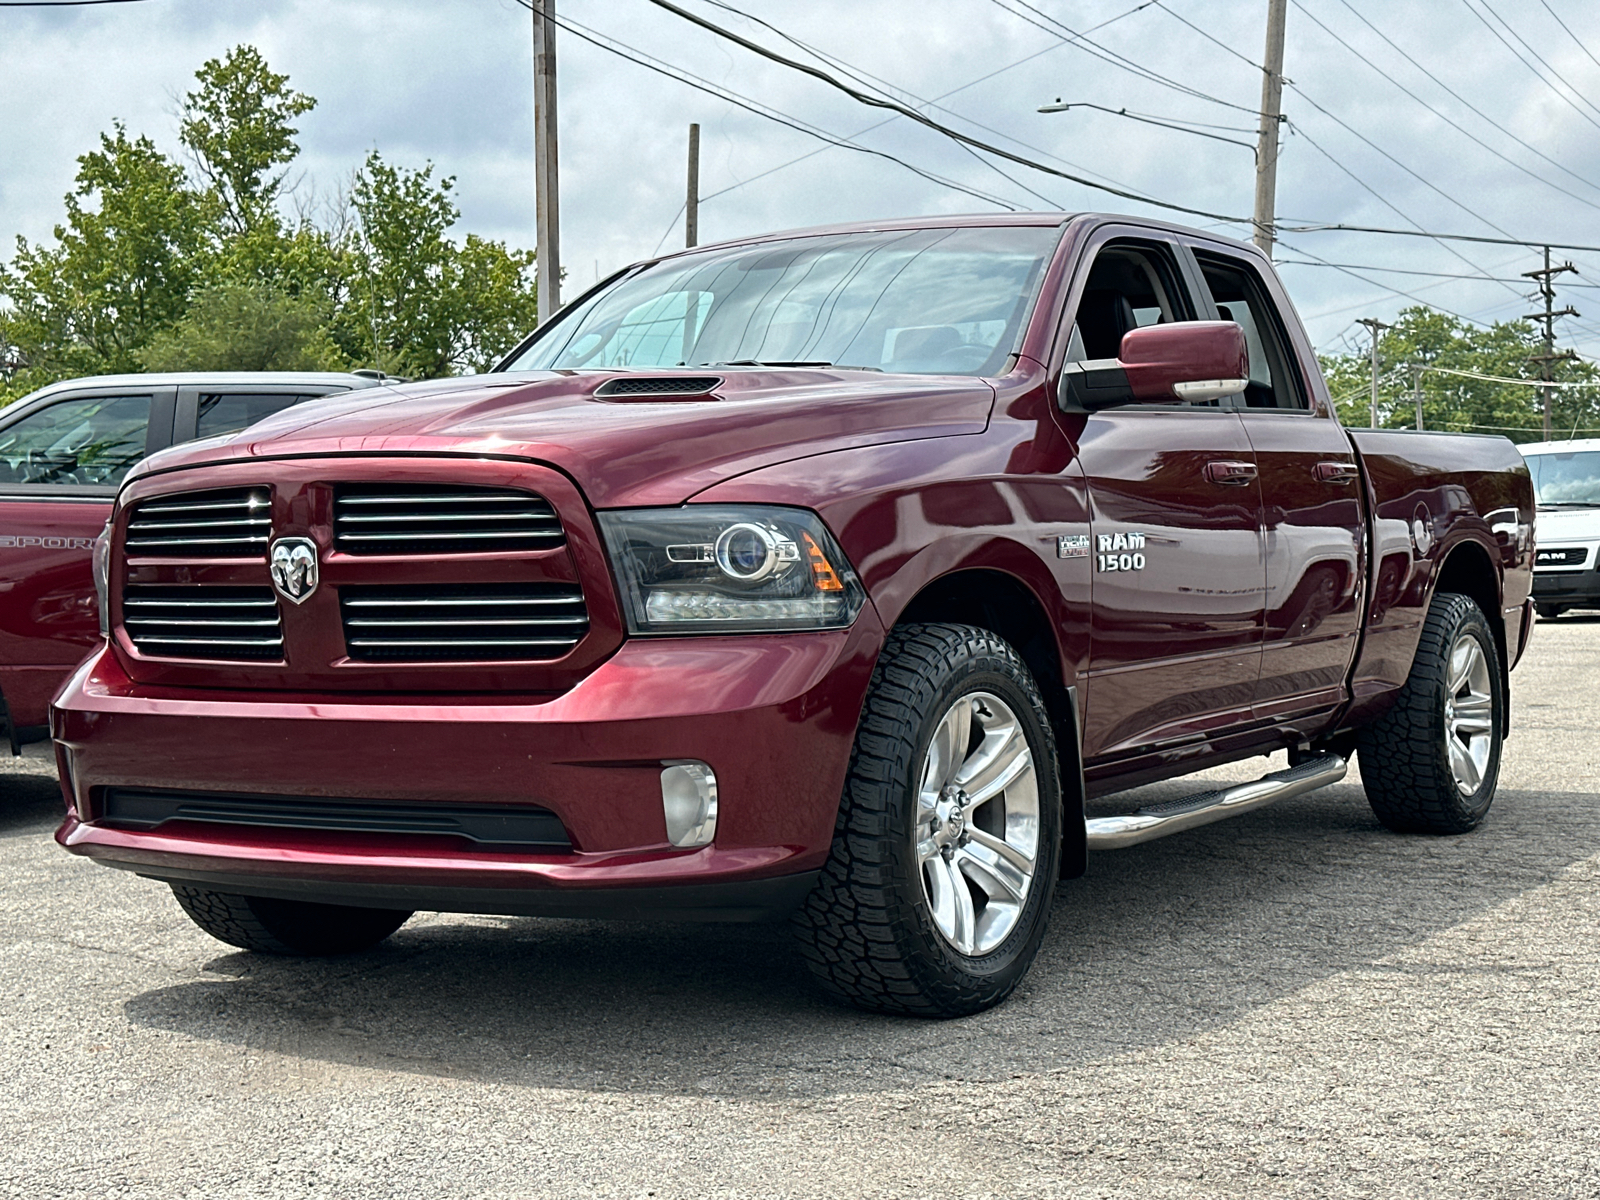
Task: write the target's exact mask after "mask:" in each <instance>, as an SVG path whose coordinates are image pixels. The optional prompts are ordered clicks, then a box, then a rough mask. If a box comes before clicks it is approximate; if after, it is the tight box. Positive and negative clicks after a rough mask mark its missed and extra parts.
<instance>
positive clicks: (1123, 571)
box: [51, 214, 1534, 1015]
mask: <svg viewBox="0 0 1600 1200" xmlns="http://www.w3.org/2000/svg"><path fill="white" fill-rule="evenodd" d="M1533 521H1534V504H1533V492H1532V490H1531V487H1530V483H1529V477H1528V471H1527V469H1526V467H1525V466H1524V465H1523V463H1522V460H1521V458H1520V457H1519V456H1518V454H1517V452H1516V450H1515V449H1514V448H1513V447H1512V445H1511V444H1510V443H1509V442H1507V441H1505V440H1504V439H1501V438H1488V437H1473V436H1447V435H1441V434H1432V433H1408V432H1391V431H1350V430H1346V429H1344V428H1342V427H1341V426H1340V424H1339V422H1338V419H1337V417H1336V415H1335V413H1334V410H1333V407H1332V405H1331V404H1330V402H1329V397H1328V394H1327V389H1326V387H1325V385H1324V383H1323V380H1322V378H1321V376H1320V375H1319V372H1318V368H1317V361H1316V358H1315V356H1314V355H1313V352H1312V347H1311V344H1310V343H1309V341H1308V340H1307V338H1306V335H1305V332H1304V330H1303V329H1302V328H1301V325H1300V322H1299V321H1298V319H1297V318H1296V316H1295V313H1294V310H1293V309H1292V307H1291V306H1290V304H1289V302H1288V299H1287V297H1286V296H1285V294H1284V292H1283V288H1282V286H1281V284H1280V283H1279V281H1278V279H1277V277H1276V275H1275V274H1274V273H1273V270H1272V267H1271V264H1270V263H1269V262H1268V261H1267V259H1266V258H1264V257H1263V256H1262V255H1261V254H1259V253H1258V252H1257V251H1255V250H1254V249H1252V248H1251V247H1249V246H1245V245H1241V244H1239V243H1236V242H1232V241H1228V240H1225V239H1222V238H1219V237H1216V236H1213V235H1210V234H1206V233H1200V232H1195V231H1193V230H1188V229H1182V228H1177V227H1173V226H1169V225H1164V224H1159V223H1155V222H1150V221H1145V220H1141V219H1132V218H1127V217H1117V216H1103V215H1077V216H1063V215H1055V214H1047V215H1007V216H1003V217H982V218H975V217H961V218H940V219H927V220H906V221H885V222H880V223H875V224H870V225H860V226H852V227H839V228H829V229H820V230H811V231H802V232H796V233H786V234H776V235H772V236H768V237H760V238H750V239H746V240H743V241H738V242H733V243H728V244H725V245H720V246H712V247H703V248H698V249H695V250H691V251H688V252H685V253H683V254H678V255H673V256H670V257H667V258H663V259H660V260H656V261H651V262H647V263H643V264H640V265H638V266H635V267H633V268H630V269H629V270H626V271H624V272H621V273H620V274H618V275H617V276H615V277H613V278H612V279H610V280H607V281H606V282H604V283H602V284H600V285H599V286H597V287H596V288H595V289H594V290H592V291H591V292H589V293H588V294H586V295H584V296H582V297H581V298H580V299H578V300H577V301H575V302H574V303H572V304H571V305H569V306H568V307H567V308H566V309H564V310H563V311H562V312H561V313H559V314H558V315H557V316H556V317H555V318H554V319H553V320H551V321H550V322H548V323H547V324H546V325H544V326H543V327H542V328H540V329H539V330H538V331H537V332H536V333H535V334H533V335H532V336H531V337H530V338H529V339H528V340H527V341H526V342H525V343H524V344H523V345H522V346H521V347H520V348H519V349H518V350H517V351H516V352H515V353H514V354H513V355H512V356H511V357H510V358H509V359H508V360H507V361H506V363H505V364H504V365H503V366H502V367H501V368H500V369H499V370H498V371H496V372H493V373H490V374H488V375H484V376H480V377H477V378H467V379H453V380H443V381H437V382H433V383H426V384H415V385H409V386H403V387H379V388H374V389H371V390H368V391H365V392H361V393H351V394H348V395H343V396H333V397H328V398H325V399H322V400H318V401H314V402H311V403H308V404H304V405H299V406H296V407H295V408H292V409H289V410H287V411H286V412H283V413H281V414H279V415H277V416H275V417H271V418H269V419H268V420H267V421H265V422H263V423H262V424H259V425H256V426H255V427H253V428H252V429H250V430H249V431H248V432H246V433H245V434H242V435H240V436H238V437H236V438H234V439H232V440H231V441H221V442H218V441H211V442H207V443H204V444H199V445H196V446H194V447H187V448H186V447H177V448H174V449H172V450H169V451H166V452H164V453H161V454H158V455H156V456H154V457H153V458H151V459H149V460H147V461H146V462H145V463H143V464H142V465H141V466H139V467H138V468H136V469H135V470H134V471H133V472H132V473H131V474H130V475H129V478H128V480H127V482H126V484H125V485H124V486H123V488H122V490H121V492H120V494H119V496H118V499H117V505H116V511H115V515H114V517H113V519H112V522H111V526H110V529H109V531H108V534H107V540H106V542H105V543H104V545H103V547H102V553H101V555H100V562H101V574H100V583H101V587H102V589H103V599H102V605H101V611H102V612H103V613H104V614H106V631H107V635H106V640H105V642H104V644H103V645H102V646H101V647H100V648H99V649H98V650H97V651H96V652H95V653H94V654H93V655H92V656H91V657H90V658H89V659H88V660H86V661H85V662H84V663H83V664H82V665H81V666H80V667H79V668H78V670H77V672H76V673H75V674H74V675H73V677H72V678H71V680H70V681H69V682H68V684H67V685H66V686H65V688H64V689H63V690H62V692H61V693H60V695H59V696H58V697H57V699H56V701H55V704H54V707H53V709H52V714H51V721H52V732H53V736H54V738H55V741H56V745H57V749H58V755H59V761H60V768H61V777H62V780H63V785H64V791H65V797H66V802H67V808H68V812H67V816H66V819H65V821H64V822H63V824H62V825H61V827H60V830H59V831H58V833H57V840H58V841H59V842H60V844H61V845H62V846H64V847H66V848H67V849H68V850H70V851H72V852H73V853H76V854H83V855H88V856H90V857H92V858H94V859H96V860H97V861H99V862H102V863H105V864H108V865H111V866H114V867H120V868H124V869H127V870H132V871H135V872H138V873H140V874H142V875H146V876H151V877H154V878H157V879H161V880H165V881H168V882H169V883H170V884H171V886H172V889H173V892H174V894H175V896H176V897H177V900H178V902H179V903H180V904H181V905H182V906H183V908H184V909H185V911H186V912H187V913H188V914H189V915H190V916H191V917H193V918H194V920H195V921H196V922H198V923H199V924H200V925H201V926H202V927H203V928H204V929H206V930H207V931H209V932H210V933H212V934H214V935H215V936H217V937H218V938H220V939H222V940H223V941H225V942H229V943H231V944H233V945H236V946H241V947H245V948H247V949H251V950H257V951H265V952H273V953H288V954H323V953H340V952H350V951H354V950H358V949H362V948H364V947H367V946H370V945H372V944H374V943H376V942H377V941H379V940H381V939H382V938H384V937H386V936H387V935H388V934H390V933H391V932H393V931H394V930H395V929H396V928H398V927H399V926H400V925H401V924H402V923H403V922H404V921H405V920H406V918H407V916H408V915H409V914H410V912H411V911H413V910H416V909H430V910H441V911H456V912H479V913H503V914H554V915H582V916H594V915H606V914H612V915H618V916H628V917H637V916H666V915H676V916H680V917H702V918H712V919H756V918H762V917H770V916H775V915H790V916H791V917H792V921H793V926H794V928H795V929H796V930H797V932H798V935H799V941H800V944H801V947H802V950H803V953H804V954H805V956H806V958H807V960H808V961H809V963H810V964H811V966H812V967H813V968H814V970H815V973H816V975H817V976H818V978H819V979H820V980H821V981H822V982H823V984H824V985H825V986H826V987H828V988H829V989H831V990H832V991H833V992H834V993H835V994H837V995H839V996H842V997H845V998H847V999H849V1000H851V1001H854V1002H856V1003H858V1004H861V1005H864V1006H867V1007H871V1008H877V1009H881V1010H887V1011H896V1012H905V1013H915V1014H926V1015H954V1014H960V1013H970V1012H974V1011H977V1010H979V1009H981V1008H983V1007H985V1006H987V1005H990V1004H993V1003H995V1002H997V1001H999V1000H1000V999H1002V998H1003V997H1004V996H1005V995H1006V994H1007V993H1008V992H1009V991H1010V990H1011V989H1012V988H1013V987H1015V986H1016V984H1017V982H1018V981H1019V979H1021V977H1022V976H1023V974H1024V973H1025V972H1026V970H1027V968H1028V966H1029V964H1030V963H1031V961H1032V959H1033V958H1034V955H1035V953H1036V951H1037V950H1038V947H1039V945H1040V941H1041V939H1042V937H1043V935H1044V931H1045V923H1046V920H1047V918H1048V916H1049V913H1050V908H1051V897H1052V893H1053V891H1054V888H1055V885H1056V883H1057V881H1058V879H1064V878H1072V877H1075V876H1078V875H1081V874H1082V873H1083V871H1084V869H1085V862H1086V859H1087V857H1088V852H1089V851H1090V850H1091V849H1095V850H1099V849H1113V848H1116V847H1120V846H1127V845H1132V844H1134V843H1137V842H1140V841H1144V840H1147V839H1149V838H1152V837H1158V836H1163V835H1165V834H1168V833H1173V832H1176V831H1178V830H1182V829H1185V828H1189V827H1192V826H1194V825H1198V824H1203V823H1206V822H1209V821H1214V820H1217V819H1219V818H1222V817H1226V816H1229V815H1232V814H1234V813H1239V812H1244V811H1247V810H1249V809H1252V808H1255V807H1258V806H1259V805H1261V804H1265V803H1268V802H1270V801H1272V800H1275V799H1279V798H1282V797H1284V796H1289V795H1294V794H1297V793H1300V792H1304V791H1307V790H1309V789H1312V788H1316V787H1321V786H1324V785H1326V784H1328V783H1331V782H1333V781H1335V780H1337V779H1339V778H1341V777H1342V776H1343V774H1344V773H1345V769H1346V762H1347V760H1348V759H1349V757H1350V756H1351V755H1352V753H1359V754H1360V755H1361V759H1362V763H1361V766H1362V781H1363V783H1364V786H1365V788H1366V792H1367V795H1368V797H1369V799H1370V801H1371V804H1372V807H1373V810H1374V811H1375V812H1376V814H1377V816H1378V818H1379V819H1380V820H1381V821H1383V822H1384V823H1385V824H1386V825H1388V826H1390V827H1392V828H1394V829H1397V830H1408V831H1419V832H1432V833H1457V832H1464V831H1466V830H1470V829H1472V828H1473V827H1474V826H1476V825H1477V824H1478V823H1479V822H1480V821H1481V820H1482V819H1483V817H1484V814H1485V813H1486V811H1487V810H1488V808H1489V804H1490V802H1491V800H1492V798H1493V795H1494V790H1495V782H1496V777H1497V773H1498V768H1499V760H1500V752H1501V744H1502V739H1503V738H1504V736H1505V734H1506V731H1507V711H1508V709H1507V699H1506V697H1507V687H1508V672H1509V670H1510V668H1511V667H1512V666H1513V665H1514V664H1515V662H1516V661H1517V658H1518V657H1519V656H1520V654H1521V652H1522V649H1523V646H1524V644H1525V643H1526V640H1527V637H1528V631H1529V627H1530V621H1531V615H1532V609H1531V606H1530V604H1529V586H1530V578H1531V556H1532V552H1533ZM1284 749H1287V750H1288V751H1289V756H1290V763H1291V765H1290V767H1289V768H1288V769H1287V770H1283V771H1277V772H1274V773H1272V774H1269V775H1267V776H1266V777H1265V778H1263V779H1261V780H1259V781H1256V782H1253V783H1248V784H1242V785H1238V786H1233V787H1224V788H1219V789H1205V790H1201V791H1198V792H1197V793H1196V794H1194V795H1192V796H1189V797H1188V798H1186V799H1184V800H1181V801H1177V802H1173V803H1168V804H1162V805H1157V806H1154V807H1149V808H1144V809H1140V810H1137V811H1131V812H1123V813H1120V814H1117V815H1111V816H1097V817H1095V818H1093V819H1088V818H1086V816H1085V803H1086V801H1087V800H1089V799H1091V798H1095V797H1101V796H1106V795H1109V794H1112V793H1116V792H1119V791H1124V790H1126V789H1128V788H1130V787H1132V786H1134V785H1137V784H1141V783H1145V782H1149V781H1153V780H1159V779H1163V778H1170V777H1175V776H1179V775H1184V774H1187V773H1191V772H1194V771H1196V770H1198V769H1200V768H1203V767H1207V766H1211V765H1215V764H1218V763H1222V762H1227V761H1230V760H1237V759H1242V758H1246V757H1250V756H1260V755H1266V754H1270V753H1272V752H1274V751H1279V750H1284ZM1101 807H1104V805H1103V804H1102V805H1097V811H1098V809H1099V808H1101Z"/></svg>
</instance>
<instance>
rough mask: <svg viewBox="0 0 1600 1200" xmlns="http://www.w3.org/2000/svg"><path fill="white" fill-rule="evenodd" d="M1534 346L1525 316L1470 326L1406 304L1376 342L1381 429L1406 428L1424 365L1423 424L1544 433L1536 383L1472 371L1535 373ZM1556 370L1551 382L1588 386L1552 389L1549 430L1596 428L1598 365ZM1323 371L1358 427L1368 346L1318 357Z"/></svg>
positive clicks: (1366, 386)
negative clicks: (1554, 378)
mask: <svg viewBox="0 0 1600 1200" xmlns="http://www.w3.org/2000/svg"><path fill="white" fill-rule="evenodd" d="M1542 352H1543V343H1542V342H1541V341H1540V340H1539V338H1538V334H1537V331H1536V330H1535V328H1534V326H1533V325H1532V324H1531V323H1530V322H1527V321H1504V322H1498V323H1496V324H1494V325H1490V326H1487V327H1478V326H1474V325H1471V324H1469V323H1468V322H1466V321H1463V320H1461V319H1460V318H1458V317H1453V316H1451V315H1450V314H1448V313H1442V312H1439V311H1438V310H1437V309H1432V308H1427V307H1425V306H1423V305H1416V306H1413V307H1411V308H1408V309H1405V310H1404V311H1403V312H1401V313H1400V315H1399V316H1397V317H1396V318H1395V320H1394V325H1393V327H1391V328H1390V329H1388V330H1385V331H1384V334H1383V337H1382V338H1381V339H1380V340H1379V342H1378V360H1379V374H1378V424H1379V425H1381V426H1385V427H1388V428H1411V427H1412V426H1414V425H1415V423H1416V403H1415V396H1416V392H1415V390H1414V389H1415V388H1416V380H1417V368H1418V367H1423V368H1426V369H1424V370H1422V371H1421V392H1422V412H1423V425H1424V427H1425V428H1428V429H1440V430H1450V431H1457V432H1472V433H1503V434H1505V435H1506V436H1507V437H1510V438H1511V439H1512V440H1513V441H1519V442H1526V441H1537V440H1538V439H1540V438H1542V437H1543V436H1544V432H1543V425H1544V409H1543V397H1542V394H1541V392H1540V390H1539V389H1538V388H1535V387H1529V386H1527V385H1525V384H1511V383H1497V382H1494V381H1493V380H1489V379H1483V378H1476V377H1478V376H1495V377H1497V378H1499V379H1533V378H1536V377H1537V371H1536V370H1535V367H1536V365H1537V364H1535V363H1533V362H1532V361H1531V360H1532V358H1533V356H1534V355H1537V354H1540V353H1542ZM1559 367H1560V369H1559V371H1558V374H1557V378H1558V379H1559V380H1561V381H1563V382H1572V383H1593V384H1595V385H1596V386H1595V387H1575V388H1563V389H1556V390H1555V392H1554V398H1553V403H1552V405H1551V409H1552V426H1553V431H1554V435H1555V436H1558V437H1560V436H1571V435H1572V433H1573V432H1574V431H1577V433H1578V435H1579V436H1582V435H1583V433H1584V432H1585V431H1589V432H1600V372H1597V371H1596V369H1595V367H1594V366H1593V365H1592V364H1590V363H1588V362H1584V361H1579V362H1575V363H1563V364H1560V365H1559ZM1322 368H1323V372H1324V374H1325V375H1326V376H1327V379H1328V389H1329V391H1330V392H1331V393H1332V394H1333V397H1334V399H1335V401H1336V402H1337V404H1338V407H1339V410H1340V416H1341V417H1342V419H1343V420H1344V422H1345V423H1346V424H1347V425H1351V426H1365V425H1367V424H1368V422H1369V421H1370V419H1371V418H1370V415H1369V408H1370V403H1371V383H1372V365H1371V359H1370V357H1369V352H1364V351H1360V350H1357V351H1354V352H1351V353H1349V354H1336V355H1326V356H1324V357H1323V358H1322ZM1452 372H1460V374H1452Z"/></svg>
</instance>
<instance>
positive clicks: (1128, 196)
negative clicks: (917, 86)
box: [650, 0, 1247, 224]
mask: <svg viewBox="0 0 1600 1200" xmlns="http://www.w3.org/2000/svg"><path fill="white" fill-rule="evenodd" d="M650 3H651V4H654V5H655V6H656V7H657V8H663V9H666V10H667V11H668V12H670V13H674V14H676V15H677V16H679V17H682V18H683V19H684V20H686V21H688V22H690V23H691V24H694V25H698V26H700V27H701V28H702V29H705V30H707V31H709V32H710V33H713V34H715V35H716V36H717V37H720V38H723V39H724V40H726V41H730V42H732V43H734V44H735V45H737V46H741V47H743V48H744V49H746V50H749V51H751V52H752V53H754V54H758V55H760V56H761V57H762V58H766V59H770V60H771V61H773V62H776V63H778V64H780V65H782V66H786V67H789V68H790V69H791V70H795V71H800V72H801V73H803V74H806V75H810V76H811V77H812V78H814V79H818V80H820V81H821V82H823V83H825V84H827V85H828V86H829V87H831V88H834V89H836V90H838V91H840V92H843V93H844V94H845V95H847V96H849V97H850V98H851V99H852V100H855V101H856V102H857V103H858V104H864V105H866V106H868V107H869V108H882V109H888V110H890V111H891V112H896V113H898V114H899V115H901V116H903V117H906V118H907V119H909V120H912V121H915V122H916V123H917V124H919V125H923V126H925V127H927V128H929V129H932V130H934V131H935V132H936V133H942V134H943V135H944V136H945V137H947V138H949V139H951V140H952V141H955V142H961V143H964V144H966V145H968V146H971V147H972V148H973V149H974V150H982V151H984V152H986V153H988V154H993V155H994V156H995V157H997V158H1003V159H1005V160H1006V161H1008V162H1014V163H1017V164H1018V165H1020V166H1024V167H1032V168H1033V169H1034V170H1036V171H1040V172H1042V173H1044V174H1046V175H1054V176H1056V177H1057V178H1059V179H1065V180H1068V181H1069V182H1071V183H1076V184H1080V185H1082V186H1083V187H1087V188H1093V189H1094V190H1096V191H1100V192H1107V193H1109V194H1111V195H1113V196H1120V197H1121V198H1122V199H1124V200H1133V201H1135V202H1137V203H1139V204H1148V205H1151V206H1152V207H1155V208H1164V209H1167V210H1168V211H1170V212H1181V213H1186V214H1188V215H1190V216H1196V217H1207V218H1209V219H1211V220H1214V221H1237V222H1238V223H1240V224H1245V223H1247V222H1246V220H1245V219H1244V218H1236V217H1230V216H1228V215H1226V214H1224V213H1215V212H1208V211H1207V210H1205V209H1200V208H1190V207H1189V206H1188V205H1185V204H1174V203H1172V202H1171V201H1168V200H1158V199H1156V198H1155V197H1153V196H1146V195H1142V194H1140V193H1139V192H1135V191H1131V190H1128V189H1125V188H1117V187H1111V186H1110V185H1108V184H1104V183H1096V182H1095V181H1094V180H1092V179H1086V178H1084V177H1083V176H1081V175H1073V174H1070V173H1069V172H1066V171H1060V170H1057V169H1056V168H1055V167H1051V166H1046V165H1045V164H1044V163H1041V162H1036V161H1034V160H1033V159H1029V158H1024V157H1023V156H1022V155H1020V154H1013V153H1012V152H1011V151H1009V150H1005V149H1002V148H1001V147H999V146H996V145H993V144H992V143H990V142H985V141H982V140H980V139H978V138H974V137H971V136H969V135H967V134H964V133H962V132H960V131H959V130H956V129H952V128H950V126H948V125H944V124H941V123H940V122H938V121H935V120H934V119H933V118H932V117H930V116H927V115H926V114H925V113H920V112H918V111H917V110H916V109H914V108H910V107H907V106H906V105H904V104H901V103H900V102H899V101H897V100H890V99H886V98H883V97H880V96H873V95H869V94H868V93H866V92H863V91H861V90H859V89H858V88H853V87H851V86H850V85H849V84H847V83H845V82H844V81H843V80H840V79H837V78H835V77H834V76H832V75H830V74H829V73H828V72H826V71H824V70H822V68H820V67H814V66H812V65H811V64H809V63H803V62H798V61H797V60H795V59H792V58H789V57H788V56H786V55H783V54H779V53H778V52H777V51H776V50H771V49H769V48H767V47H766V46H763V45H761V44H760V43H758V42H752V41H751V40H750V39H749V38H745V37H741V36H740V35H739V34H737V33H734V32H733V31H732V30H731V29H724V28H723V27H722V26H720V25H717V24H715V23H714V22H712V21H708V20H706V19H705V18H704V17H701V16H697V15H696V14H694V13H692V12H689V11H688V10H687V9H683V8H679V7H678V6H677V5H676V4H673V3H671V2H670V0H650Z"/></svg>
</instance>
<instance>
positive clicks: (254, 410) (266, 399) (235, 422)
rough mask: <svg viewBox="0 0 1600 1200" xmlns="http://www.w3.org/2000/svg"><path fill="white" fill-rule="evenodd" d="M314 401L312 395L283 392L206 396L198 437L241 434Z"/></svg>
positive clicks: (197, 424)
mask: <svg viewBox="0 0 1600 1200" xmlns="http://www.w3.org/2000/svg"><path fill="white" fill-rule="evenodd" d="M311 398H312V397H311V396H310V395H284V394H283V393H281V392H218V393H203V394H202V395H201V397H200V412H199V420H198V421H197V422H196V426H195V436H196V437H203V438H207V437H216V436H218V435H219V434H224V433H237V432H239V430H241V429H245V428H247V427H249V426H251V425H254V424H255V423H256V422H257V421H264V420H266V419H267V418H268V417H270V416H271V415H272V414H273V413H275V412H279V411H281V410H283V409H285V408H288V407H289V406H290V405H293V404H299V403H300V402H301V401H302V400H310V399H311Z"/></svg>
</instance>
